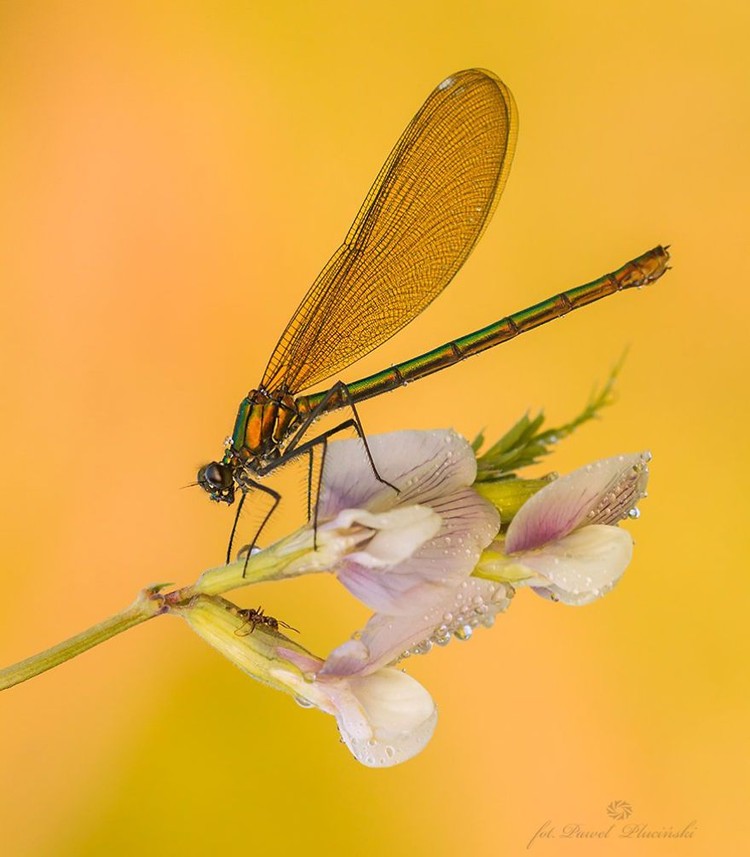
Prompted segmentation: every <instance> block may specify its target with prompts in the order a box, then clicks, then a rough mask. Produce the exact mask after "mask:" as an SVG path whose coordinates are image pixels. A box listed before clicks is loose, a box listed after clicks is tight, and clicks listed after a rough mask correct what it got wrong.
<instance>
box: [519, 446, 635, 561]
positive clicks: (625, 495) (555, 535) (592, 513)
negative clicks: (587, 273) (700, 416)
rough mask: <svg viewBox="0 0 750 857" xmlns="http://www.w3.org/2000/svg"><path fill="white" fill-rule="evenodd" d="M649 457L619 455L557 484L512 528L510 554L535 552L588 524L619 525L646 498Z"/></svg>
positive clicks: (524, 511)
mask: <svg viewBox="0 0 750 857" xmlns="http://www.w3.org/2000/svg"><path fill="white" fill-rule="evenodd" d="M649 459H650V455H649V454H648V453H637V454H634V455H618V456H616V457H614V458H606V459H603V460H602V461H596V462H594V463H593V464H588V465H586V466H585V467H581V468H579V469H578V470H574V471H573V472H572V473H570V474H568V475H567V476H563V477H561V478H560V479H556V480H555V481H554V482H551V483H550V484H549V485H546V486H545V487H544V488H542V490H541V491H539V492H538V493H536V494H534V496H533V497H531V498H530V499H529V500H527V501H526V502H525V503H524V504H523V506H522V507H521V509H520V510H519V512H518V514H517V515H516V516H515V518H514V519H513V520H512V521H511V524H510V526H509V527H508V534H507V536H506V540H505V550H506V551H507V552H508V553H509V554H512V553H516V552H518V551H525V550H532V549H534V548H539V547H541V546H542V545H544V544H547V543H548V542H552V541H555V540H557V539H560V538H562V537H563V536H566V535H567V534H568V533H570V532H572V531H573V530H574V529H576V528H577V527H580V526H582V525H584V524H614V523H617V521H619V520H621V519H622V518H623V517H625V516H626V515H627V513H628V512H629V510H630V509H632V508H633V507H634V506H635V504H636V503H637V502H638V500H639V499H640V498H641V497H642V496H643V494H644V491H645V487H646V482H647V480H648V468H647V464H648V461H649Z"/></svg>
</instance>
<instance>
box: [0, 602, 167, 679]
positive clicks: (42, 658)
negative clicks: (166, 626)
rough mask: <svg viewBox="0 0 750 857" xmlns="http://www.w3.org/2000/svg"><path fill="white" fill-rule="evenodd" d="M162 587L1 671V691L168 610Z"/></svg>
mask: <svg viewBox="0 0 750 857" xmlns="http://www.w3.org/2000/svg"><path fill="white" fill-rule="evenodd" d="M160 588H161V587H160V586H153V587H150V588H148V589H144V590H143V591H142V592H140V593H139V594H138V597H137V598H136V600H135V601H134V602H133V604H131V605H130V607H126V608H125V610H122V611H121V612H120V613H116V614H115V615H114V616H111V617H110V618H109V619H105V620H104V621H103V622H99V623H98V624H97V625H93V626H92V627H91V628H89V629H87V630H86V631H82V632H81V633H80V634H76V635H75V637H71V638H70V639H68V640H65V641H63V642H62V643H58V644H57V645H56V646H52V648H51V649H47V650H46V651H44V652H39V654H37V655H32V656H31V657H30V658H26V659H25V660H23V661H19V662H18V663H17V664H13V665H12V666H9V667H6V668H5V669H3V670H0V690H5V689H6V688H9V687H13V685H14V684H20V683H21V682H22V681H28V679H30V678H34V676H37V675H40V674H41V673H43V672H46V671H47V670H50V669H52V668H53V667H56V666H59V665H60V664H62V663H65V661H69V660H70V659H71V658H74V657H75V656H76V655H80V654H81V653H82V652H85V651H87V650H88V649H92V648H93V647H94V646H98V645H99V643H103V642H104V641H105V640H109V639H110V637H114V636H116V635H117V634H121V633H122V632H123V631H127V630H128V628H132V627H134V626H135V625H139V624H140V623H141V622H145V621H146V620H147V619H153V617H154V616H158V615H159V614H160V613H163V612H165V606H164V602H163V597H162V596H160V595H159V594H158V592H159V589H160Z"/></svg>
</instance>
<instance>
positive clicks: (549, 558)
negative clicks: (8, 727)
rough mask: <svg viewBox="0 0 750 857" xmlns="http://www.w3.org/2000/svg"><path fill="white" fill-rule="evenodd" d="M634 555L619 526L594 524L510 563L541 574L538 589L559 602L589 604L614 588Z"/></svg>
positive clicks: (526, 553) (631, 542)
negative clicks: (540, 582)
mask: <svg viewBox="0 0 750 857" xmlns="http://www.w3.org/2000/svg"><path fill="white" fill-rule="evenodd" d="M632 556H633V539H632V537H631V536H630V533H628V532H626V531H625V530H621V529H620V528H619V527H612V526H606V525H604V524H592V525H591V526H588V527H581V528H580V529H578V530H576V531H575V532H573V533H571V534H570V535H568V536H564V537H563V538H561V539H558V540H557V541H554V542H550V543H549V544H547V545H545V546H544V547H542V548H540V549H539V550H536V551H528V552H521V553H517V554H514V555H513V556H512V557H508V562H509V563H512V564H513V565H520V566H522V567H524V568H526V569H528V570H530V571H532V572H534V573H535V574H537V575H539V576H540V577H541V578H542V580H543V581H544V582H545V585H544V586H542V587H539V588H541V589H543V590H549V592H551V593H552V594H553V596H555V597H556V598H557V600H559V601H564V602H565V603H567V604H588V603H589V602H590V601H594V600H595V599H597V598H600V597H601V596H602V595H605V594H606V593H607V592H609V591H610V590H611V589H612V587H613V586H614V585H615V584H616V583H617V581H618V580H619V579H620V577H622V574H623V572H624V571H625V569H626V568H627V567H628V564H629V563H630V560H631V558H632ZM532 585H534V588H535V589H536V588H537V587H536V584H532ZM541 594H542V595H548V594H549V593H547V592H543V593H541Z"/></svg>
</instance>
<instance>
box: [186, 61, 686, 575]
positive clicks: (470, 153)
mask: <svg viewBox="0 0 750 857" xmlns="http://www.w3.org/2000/svg"><path fill="white" fill-rule="evenodd" d="M516 129H517V116H516V108H515V104H514V102H513V96H512V95H511V93H510V90H509V89H508V88H507V87H506V86H505V84H504V83H503V82H502V81H501V80H499V79H498V78H497V77H496V76H495V75H494V74H492V73H491V72H489V71H484V70H482V69H468V70H466V71H460V72H457V73H456V74H454V75H452V76H451V77H448V78H446V79H445V80H444V81H443V82H442V83H441V84H439V85H438V86H437V87H436V89H435V90H434V91H433V92H432V93H431V94H430V96H429V97H428V98H427V100H426V101H425V103H424V104H423V105H422V107H421V109H420V110H419V112H418V113H417V114H416V116H415V117H414V118H413V119H412V121H411V122H410V124H409V125H408V127H407V128H406V130H405V131H404V133H403V134H402V135H401V138H400V139H399V141H398V142H397V143H396V145H395V147H394V148H393V151H392V152H391V153H390V155H389V156H388V160H387V161H386V162H385V164H384V166H383V168H382V169H381V170H380V172H379V173H378V176H377V178H376V179H375V183H374V184H373V186H372V188H371V189H370V191H369V193H368V194H367V197H366V198H365V201H364V203H363V204H362V207H361V208H360V210H359V213H358V214H357V216H356V218H355V220H354V223H353V225H352V227H351V229H350V230H349V233H348V234H347V236H346V239H345V240H344V243H343V244H342V245H341V247H339V249H338V250H337V251H336V252H335V253H334V254H333V256H332V257H331V259H330V261H329V262H328V264H327V265H326V266H325V267H324V268H323V270H322V271H321V273H320V274H319V276H318V278H317V279H316V280H315V282H314V283H313V285H312V287H311V288H310V290H309V291H308V293H307V295H305V298H304V299H303V301H302V303H301V304H300V305H299V307H298V308H297V311H296V312H295V313H294V314H293V316H292V318H291V320H290V321H289V323H288V324H287V326H286V329H285V330H284V332H283V333H282V335H281V338H280V339H279V341H278V344H277V345H276V348H275V349H274V351H273V353H272V355H271V358H270V360H269V362H268V366H267V367H266V371H265V372H264V374H263V377H262V379H261V382H260V384H259V385H258V387H257V388H256V389H254V390H251V391H250V392H249V393H248V395H247V396H246V397H245V398H244V399H243V400H242V402H241V403H240V407H239V412H238V414H237V419H236V421H235V425H234V431H233V433H232V436H231V438H228V440H227V445H226V451H225V453H224V456H223V458H222V459H221V460H220V461H212V462H211V463H210V464H207V465H206V466H204V467H202V468H201V469H200V471H199V472H198V483H199V484H200V485H201V486H202V487H203V488H204V489H205V490H206V491H207V492H208V493H209V495H210V496H211V499H212V500H216V501H220V502H222V503H233V502H234V499H235V494H236V493H237V491H239V492H240V494H241V498H240V502H239V504H238V509H237V514H236V516H235V522H234V526H233V528H232V535H231V537H230V541H229V549H228V554H227V561H229V559H230V558H231V552H232V542H233V539H234V536H235V532H236V528H237V522H238V520H239V514H240V511H241V508H242V504H243V503H244V501H245V498H246V496H247V494H248V493H249V492H250V491H253V490H260V491H262V492H264V493H265V494H267V495H269V496H270V497H271V498H272V504H271V508H270V509H269V510H268V512H267V513H266V515H265V517H264V518H263V521H262V523H261V524H260V526H259V528H258V529H257V531H256V534H255V538H254V540H253V543H252V545H254V544H255V542H256V541H257V539H258V537H259V536H260V533H261V531H262V530H263V528H264V526H265V525H266V523H267V522H268V520H269V518H270V517H271V515H272V514H273V512H274V510H275V509H276V507H277V506H278V504H279V502H280V499H281V497H280V494H279V493H278V492H277V491H275V490H273V489H272V488H270V487H268V486H266V485H263V484H262V483H261V482H260V481H259V480H260V479H262V478H263V477H265V476H267V475H268V474H270V473H272V472H273V471H274V470H276V469H277V468H278V467H280V466H282V465H285V464H287V463H289V462H290V461H292V460H294V459H298V458H300V457H304V456H306V457H307V460H308V467H309V474H308V509H307V511H308V518H310V517H313V518H314V519H315V518H316V516H317V504H315V507H314V508H313V506H312V504H311V497H312V496H313V493H314V492H313V491H312V480H313V469H314V456H315V452H316V450H317V449H320V450H321V453H320V457H321V461H320V473H321V474H322V471H323V464H324V461H325V449H326V444H327V442H328V439H329V438H330V437H332V436H333V435H335V434H337V433H338V432H340V431H342V430H344V429H353V430H354V431H356V432H357V434H358V435H359V436H360V437H361V438H362V440H363V441H364V450H365V452H366V454H367V456H368V458H369V461H370V465H371V466H372V469H373V473H374V474H375V476H376V477H377V478H378V479H379V480H380V481H381V482H382V481H383V480H382V479H380V476H379V475H378V472H377V467H376V464H375V462H374V461H373V460H372V456H371V455H370V451H369V448H368V446H367V441H366V438H365V434H364V431H363V429H362V425H361V423H360V420H359V416H358V415H357V411H356V408H355V405H356V404H357V403H359V402H361V401H363V400H365V399H369V398H370V397H372V396H377V395H379V394H380V393H385V392H387V391H389V390H393V389H395V388H396V387H399V386H402V385H404V384H406V383H408V382H411V381H415V380H417V379H418V378H423V377H425V376H426V375H429V374H431V373H433V372H437V371H438V370H439V369H443V368H445V367H446V366H450V365H452V364H454V363H458V362H459V361H460V360H464V359H465V358H466V357H471V356H472V355H474V354H478V353H479V352H480V351H484V350H485V349H487V348H492V347H493V346H495V345H498V344H499V343H501V342H505V341H506V340H508V339H512V338H513V337H515V336H518V335H519V334H521V333H525V332H526V331H527V330H531V329H532V328H534V327H538V326H539V325H541V324H545V323H546V322H548V321H551V320H552V319H554V318H559V317H560V316H562V315H565V314H566V313H568V312H571V311H573V310H575V309H578V308H579V307H582V306H586V305H587V304H590V303H592V302H593V301H596V300H599V299H600V298H604V297H607V296H608V295H611V294H614V293H615V292H619V291H622V290H623V289H629V288H633V287H638V286H643V285H646V284H648V283H652V282H654V281H655V280H656V279H658V278H659V277H660V276H661V275H662V274H663V273H664V272H665V271H666V270H667V262H668V260H669V254H668V252H667V248H665V247H655V248H654V249H653V250H649V251H648V252H647V253H644V254H643V255H642V256H639V257H638V258H636V259H633V260H632V261H631V262H628V263H627V264H625V265H623V266H622V267H621V268H619V269H618V270H616V271H614V272H613V273H611V274H606V275H605V276H603V277H600V278H599V279H597V280H594V281H593V282H590V283H587V284H586V285H583V286H578V287H577V288H573V289H570V290H568V291H564V292H562V293H561V294H558V295H556V296H555V297H552V298H549V299H547V300H545V301H542V302H541V303H538V304H535V305H534V306H532V307H529V308H528V309H525V310H522V311H521V312H517V313H514V314H512V315H509V316H506V317H505V318H501V319H500V320H499V321H496V322H495V323H494V324H491V325H489V326H488V327H485V328H483V329H481V330H478V331H476V332H474V333H470V334H468V335H467V336H463V337H461V338H460V339H456V340H454V341H452V342H448V343H446V344H445V345H442V346H440V347H439V348H436V349H434V350H433V351H429V352H427V353H426V354H422V355H420V356H419V357H415V358H413V359H411V360H407V361H405V362H403V363H399V364H398V365H396V366H392V367H391V368H389V369H384V370H383V371H381V372H377V373H376V374H374V375H370V376H369V377H367V378H363V379H362V380H359V381H355V382H353V383H344V382H343V381H337V382H336V383H335V384H333V385H332V386H331V387H329V388H328V389H326V390H324V391H322V392H319V393H313V394H312V395H305V396H301V395H299V393H300V392H301V391H303V390H306V389H309V388H310V387H311V386H313V385H314V384H318V383H320V382H321V381H324V380H325V379H327V378H330V377H331V376H332V375H336V374H337V373H339V372H341V371H342V370H344V369H346V367H347V366H349V365H350V364H352V363H354V361H355V360H358V359H359V358H360V357H363V356H364V355H365V354H368V353H369V352H370V351H372V350H373V349H374V348H377V347H378V346H379V345H381V344H382V343H383V342H385V340H387V339H389V338H390V337H391V336H393V335H394V334H395V333H396V332H397V331H398V330H400V329H401V328H402V327H404V325H406V324H408V323H409V322H410V321H412V320H413V319H414V318H415V317H416V316H417V315H419V313H421V312H422V310H423V309H424V308H425V307H426V306H427V305H428V304H429V303H430V302H431V301H432V300H433V299H434V298H435V297H437V295H438V294H440V292H441V291H442V290H443V289H444V288H445V287H446V286H447V285H448V283H449V282H450V281H451V280H452V279H453V277H454V275H455V274H456V272H457V271H458V270H459V268H460V267H461V265H463V263H464V262H465V261H466V258H467V257H468V255H469V253H471V251H472V249H473V248H474V245H475V244H476V243H477V241H478V240H479V238H480V236H481V235H482V233H483V232H484V229H485V227H486V226H487V224H488V222H489V220H490V217H491V216H492V213H493V211H494V209H495V206H496V204H497V202H498V199H499V197H500V194H501V192H502V190H503V187H504V186H505V182H506V179H507V177H508V171H509V169H510V165H511V160H512V157H513V151H514V148H515V142H516ZM342 408H349V409H350V412H351V416H350V417H349V418H347V419H345V420H343V421H342V422H341V423H339V424H338V425H336V426H334V427H333V428H331V429H328V430H326V431H324V432H319V433H317V434H315V433H314V432H313V431H311V427H312V425H313V423H314V422H315V421H316V420H317V419H318V418H319V417H321V416H324V415H326V414H329V413H331V412H332V411H336V410H338V409H342ZM391 487H393V488H394V489H395V490H398V487H397V486H391ZM252 545H251V546H250V547H252Z"/></svg>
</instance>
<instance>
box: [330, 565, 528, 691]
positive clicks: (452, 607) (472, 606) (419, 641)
mask: <svg viewBox="0 0 750 857" xmlns="http://www.w3.org/2000/svg"><path fill="white" fill-rule="evenodd" d="M440 593H441V596H442V597H441V599H440V600H438V601H436V603H434V604H433V605H432V606H431V607H429V608H427V609H425V610H422V611H415V612H413V613H411V614H406V615H402V616H392V615H386V614H383V613H376V614H375V615H374V616H373V617H372V618H371V619H370V620H369V622H368V623H367V625H365V627H364V629H363V630H362V631H361V632H360V633H359V634H358V635H356V637H355V639H352V640H348V641H347V642H346V643H343V644H342V645H341V646H339V647H338V648H337V649H334V651H333V652H331V654H330V655H329V656H328V658H326V662H325V665H324V666H323V669H322V670H321V675H338V676H351V675H355V674H362V675H367V674H369V673H371V672H374V671H376V670H378V669H380V668H381V667H383V666H385V665H386V664H391V663H394V662H396V661H398V660H399V659H400V658H401V657H403V656H405V655H408V654H410V653H417V652H419V653H422V652H426V651H429V649H430V648H431V647H432V645H433V644H437V645H445V644H446V643H448V642H449V641H450V639H451V638H452V637H453V636H456V637H459V638H460V639H468V638H469V637H470V636H471V634H472V632H473V630H474V629H475V628H476V627H478V626H479V625H485V626H487V627H489V626H490V625H491V624H492V623H493V622H494V619H495V615H496V614H497V613H498V612H500V611H502V610H505V609H506V608H507V606H508V603H509V598H510V597H512V590H510V587H508V586H507V585H505V584H503V583H498V582H495V581H491V580H480V579H479V578H476V577H470V578H467V579H466V580H463V581H461V582H460V583H458V584H457V585H456V584H452V585H446V586H443V587H442V588H441V590H440Z"/></svg>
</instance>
